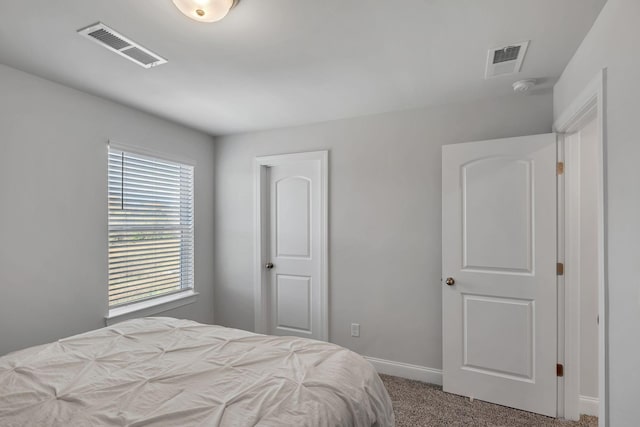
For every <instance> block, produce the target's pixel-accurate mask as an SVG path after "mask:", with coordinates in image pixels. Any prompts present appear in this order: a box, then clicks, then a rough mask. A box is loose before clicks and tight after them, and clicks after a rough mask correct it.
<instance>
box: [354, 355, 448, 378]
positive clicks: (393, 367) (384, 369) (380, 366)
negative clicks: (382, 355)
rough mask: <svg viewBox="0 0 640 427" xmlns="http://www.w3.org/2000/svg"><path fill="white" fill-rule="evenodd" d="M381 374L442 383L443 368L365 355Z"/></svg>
mask: <svg viewBox="0 0 640 427" xmlns="http://www.w3.org/2000/svg"><path fill="white" fill-rule="evenodd" d="M364 358H365V359H367V360H368V361H369V362H370V363H371V364H372V365H373V367H374V368H376V371H378V373H380V374H387V375H393V376H395V377H401V378H408V379H410V380H417V381H422V382H425V383H430V384H437V385H442V370H441V369H433V368H427V367H426V366H419V365H411V364H410V363H402V362H394V361H392V360H385V359H377V358H375V357H368V356H364Z"/></svg>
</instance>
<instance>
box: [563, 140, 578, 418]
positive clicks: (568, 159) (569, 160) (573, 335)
mask: <svg viewBox="0 0 640 427" xmlns="http://www.w3.org/2000/svg"><path fill="white" fill-rule="evenodd" d="M580 148H581V147H580V134H579V133H574V134H571V135H565V136H564V158H565V173H564V185H563V190H564V203H562V205H563V208H564V218H562V220H563V222H564V236H563V237H561V239H563V241H564V259H565V261H564V264H565V269H564V301H563V303H562V304H559V305H558V311H559V313H558V319H559V320H560V321H562V322H563V323H564V340H563V341H560V343H564V344H565V345H564V346H560V347H559V350H562V349H563V350H564V355H563V358H562V359H560V360H563V361H564V363H565V364H566V365H567V366H571V372H570V373H569V372H567V373H566V375H565V377H564V394H563V396H564V399H563V400H564V413H563V416H564V417H565V418H566V419H571V420H578V419H580V408H579V395H580V376H579V373H580V372H581V371H580V329H581V328H580V324H581V322H580V316H581V313H580V294H581V289H580V283H581V281H580V269H581V261H580V259H581V258H580V254H581V247H580V245H581V240H580V224H581V220H580V210H581V207H580ZM574 373H575V375H573V374H574Z"/></svg>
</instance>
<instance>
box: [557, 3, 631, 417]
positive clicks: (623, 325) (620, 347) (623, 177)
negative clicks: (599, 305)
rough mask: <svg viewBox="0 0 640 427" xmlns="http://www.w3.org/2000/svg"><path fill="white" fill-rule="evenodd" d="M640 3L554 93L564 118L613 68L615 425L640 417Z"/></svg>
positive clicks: (609, 132) (600, 26) (611, 346)
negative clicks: (588, 88)
mask: <svg viewBox="0 0 640 427" xmlns="http://www.w3.org/2000/svg"><path fill="white" fill-rule="evenodd" d="M639 21H640V1H638V0H609V1H608V2H607V4H606V5H605V7H604V9H603V10H602V13H601V14H600V16H599V17H598V19H597V20H596V22H595V24H594V25H593V28H592V29H591V31H590V32H589V34H588V35H587V37H586V38H585V40H584V41H583V43H582V45H581V46H580V48H579V49H578V51H577V52H576V54H575V56H574V57H573V59H572V60H571V62H570V63H569V65H568V66H567V68H566V69H565V71H564V73H563V75H562V77H561V79H560V81H559V82H558V83H557V84H556V86H555V90H554V110H555V113H554V115H555V116H556V118H557V117H559V115H560V114H562V112H563V111H564V110H565V109H566V108H567V106H568V105H570V103H571V102H572V101H573V100H574V99H575V98H576V97H577V96H578V94H579V93H580V92H581V91H582V90H583V89H584V88H585V87H586V86H587V84H588V83H589V81H591V80H592V79H593V78H594V77H595V76H596V73H597V72H598V71H599V70H600V69H602V68H605V67H606V68H607V77H606V99H605V115H606V118H605V121H606V123H605V138H606V141H605V144H606V147H605V149H606V190H605V191H606V194H605V201H606V215H607V219H606V225H605V226H606V229H607V241H606V245H607V260H606V262H607V266H608V276H607V282H608V302H607V309H608V324H607V327H608V335H609V343H608V352H609V360H608V373H609V396H608V404H609V421H610V424H609V425H611V426H613V427H617V426H620V427H626V426H633V425H638V419H640V405H638V396H640V369H638V361H639V360H640V338H639V337H640V286H639V285H638V280H639V279H638V278H639V277H640V262H638V258H639V257H640V220H639V218H640V196H639V190H638V183H639V182H640V168H638V159H640V142H639V141H638V127H637V126H638V115H639V114H640V83H639V80H638V76H640V55H638V40H640V25H639V24H638V23H639Z"/></svg>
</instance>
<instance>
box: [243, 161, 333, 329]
mask: <svg viewBox="0 0 640 427" xmlns="http://www.w3.org/2000/svg"><path fill="white" fill-rule="evenodd" d="M254 176H255V209H254V216H255V226H256V232H255V236H256V241H255V259H254V291H255V331H256V332H258V333H263V334H269V335H294V336H300V337H305V338H312V339H317V340H322V341H328V340H329V336H328V333H329V327H328V299H329V298H328V289H329V285H328V280H329V279H328V271H329V270H328V152H327V151H316V152H308V153H294V154H281V155H274V156H266V157H257V158H256V162H255V169H254Z"/></svg>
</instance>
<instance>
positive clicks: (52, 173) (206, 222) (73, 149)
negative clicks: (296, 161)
mask: <svg viewBox="0 0 640 427" xmlns="http://www.w3.org/2000/svg"><path fill="white" fill-rule="evenodd" d="M109 139H114V140H117V141H119V142H121V143H124V144H129V145H132V146H140V147H143V148H146V149H150V150H156V151H159V152H163V153H167V154H171V153H175V154H179V155H180V156H181V157H182V158H184V157H186V158H192V159H195V160H196V161H197V165H196V172H195V173H196V175H195V176H196V182H195V218H196V240H195V244H196V259H195V279H196V289H197V291H198V292H200V296H199V299H198V301H197V302H196V303H194V304H192V305H188V306H184V307H180V308H179V309H176V310H174V311H171V312H167V313H166V314H168V315H172V316H176V317H185V318H190V319H194V320H197V321H200V322H208V323H211V322H212V321H213V204H214V200H213V179H214V176H213V169H214V154H215V152H214V145H213V141H212V139H211V137H209V136H206V135H204V134H201V133H198V132H195V131H192V130H189V129H187V128H185V127H182V126H179V125H176V124H173V123H170V122H167V121H164V120H161V119H158V118H155V117H153V116H150V115H147V114H143V113H141V112H138V111H136V110H132V109H130V108H126V107H123V106H121V105H118V104H115V103H112V102H109V101H105V100H103V99H101V98H97V97H94V96H90V95H87V94H85V93H82V92H79V91H76V90H73V89H70V88H67V87H65V86H61V85H58V84H54V83H51V82H49V81H46V80H43V79H40V78H37V77H34V76H31V75H29V74H25V73H22V72H20V71H17V70H14V69H12V68H8V67H5V66H2V65H0V144H1V145H0V147H1V150H0V200H1V202H0V203H2V205H1V207H0V236H1V239H2V241H1V244H0V291H1V293H0V355H1V354H5V353H7V352H9V351H13V350H17V349H20V348H23V347H27V346H31V345H35V344H39V343H45V342H49V341H52V340H55V339H57V338H60V337H64V336H68V335H71V334H76V333H79V332H83V331H87V330H90V329H95V328H100V327H102V326H104V320H103V319H104V316H105V315H106V313H107V145H106V143H107V140H109Z"/></svg>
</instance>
